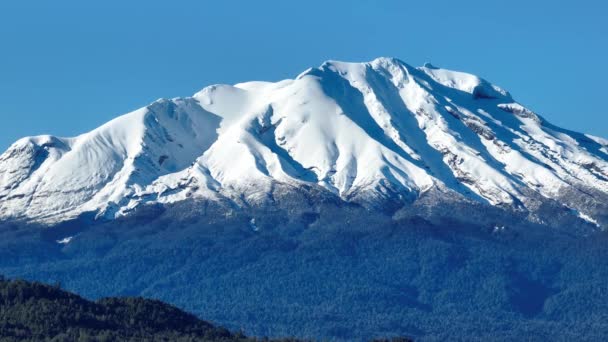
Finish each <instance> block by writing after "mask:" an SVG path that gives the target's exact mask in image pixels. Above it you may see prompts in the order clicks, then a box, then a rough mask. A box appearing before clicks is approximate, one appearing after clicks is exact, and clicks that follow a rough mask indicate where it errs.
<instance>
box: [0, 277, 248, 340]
mask: <svg viewBox="0 0 608 342" xmlns="http://www.w3.org/2000/svg"><path fill="white" fill-rule="evenodd" d="M0 337H1V339H2V341H45V340H49V341H117V340H121V341H142V340H147V341H253V340H251V339H248V338H246V337H245V336H244V335H242V334H233V333H231V332H229V331H228V330H226V329H223V328H219V327H215V326H213V325H211V324H210V323H207V322H205V321H202V320H200V319H198V318H197V317H196V316H194V315H192V314H188V313H185V312H183V311H181V310H179V309H177V308H175V307H173V306H171V305H168V304H165V303H163V302H160V301H156V300H148V299H143V298H104V299H100V300H98V301H96V302H92V301H88V300H86V299H83V298H82V297H79V296H77V295H75V294H72V293H69V292H66V291H63V290H61V288H60V286H59V285H58V284H56V285H53V286H51V285H45V284H42V283H37V282H26V281H23V280H6V279H4V278H3V277H0Z"/></svg>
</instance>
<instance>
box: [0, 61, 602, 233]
mask: <svg viewBox="0 0 608 342" xmlns="http://www.w3.org/2000/svg"><path fill="white" fill-rule="evenodd" d="M277 185H281V186H282V189H289V188H290V187H292V188H293V187H296V188H298V187H302V186H307V187H311V186H312V187H317V188H320V189H325V190H327V191H329V192H331V193H333V194H335V195H337V196H339V197H341V198H342V199H344V200H346V201H352V202H357V203H361V204H364V205H374V204H381V203H382V201H385V200H388V199H390V200H398V201H400V202H402V203H403V204H407V203H411V202H413V201H415V200H416V199H417V198H419V197H420V196H421V195H422V194H424V193H425V192H427V191H429V190H431V189H440V190H441V191H446V192H449V193H453V194H454V195H455V196H459V197H461V198H463V199H465V200H467V199H468V200H472V201H478V202H482V203H488V204H490V205H495V206H502V207H504V208H507V209H515V210H524V211H525V210H527V211H531V212H533V211H535V210H540V208H541V207H542V206H543V203H545V202H550V203H553V204H555V203H558V204H559V205H561V206H563V208H564V209H566V210H572V213H573V215H578V216H579V217H581V218H582V219H584V220H586V221H588V222H590V223H593V224H595V225H597V226H601V225H602V224H605V223H606V220H608V217H606V216H608V214H606V211H605V209H606V207H605V206H603V205H602V202H603V199H605V198H608V197H606V196H608V141H606V140H604V139H601V138H597V137H592V136H587V135H583V134H579V133H575V132H571V131H567V130H564V129H561V128H558V127H555V126H553V125H551V124H549V123H548V122H546V121H545V120H544V119H543V118H541V117H540V116H538V115H537V114H535V113H533V112H532V111H530V110H529V109H527V108H525V107H523V106H522V105H521V104H519V103H517V102H516V101H515V100H513V98H512V97H511V95H510V94H509V93H508V92H506V91H504V90H502V89H500V88H499V87H497V86H495V85H492V84H490V83H488V82H487V81H485V80H483V79H480V78H478V77H476V76H474V75H470V74H466V73H462V72H455V71H449V70H445V69H439V68H436V67H433V66H432V65H430V64H427V65H425V66H424V67H420V68H414V67H411V66H409V65H407V64H405V63H403V62H402V61H399V60H396V59H389V58H379V59H376V60H374V61H372V62H369V63H343V62H333V61H330V62H326V63H324V64H323V65H321V66H320V67H318V68H311V69H309V70H307V71H305V72H304V73H302V74H300V75H299V76H297V77H296V78H295V79H293V80H284V81H281V82H277V83H269V82H249V83H242V84H237V85H234V86H229V85H214V86H210V87H207V88H205V89H203V90H202V91H200V92H199V93H197V94H195V95H194V96H193V97H191V98H183V99H173V100H159V101H157V102H155V103H153V104H151V105H150V106H148V107H145V108H143V109H140V110H137V111H135V112H132V113H129V114H126V115H124V116H122V117H120V118H117V119H115V120H113V121H111V122H109V123H108V124H106V125H104V126H102V127H100V128H98V129H96V130H94V131H92V132H90V133H87V134H84V135H82V136H79V137H76V138H69V139H63V138H55V137H50V136H44V137H34V138H25V139H22V140H20V141H18V142H16V143H15V144H14V145H13V146H11V147H10V148H9V150H8V151H6V152H5V153H4V154H3V155H2V156H0V218H1V219H32V220H43V221H60V220H64V219H67V218H71V217H74V216H77V215H79V214H81V213H83V212H95V213H96V214H97V215H104V216H105V217H106V218H113V217H117V216H120V215H125V214H127V213H128V212H129V211H130V210H132V209H133V208H135V207H137V206H139V205H141V204H145V203H157V202H159V203H168V202H175V201H181V200H186V199H189V198H197V197H198V198H207V199H224V200H229V201H233V202H234V203H235V205H237V206H238V205H244V204H247V205H250V204H259V205H267V204H268V197H269V196H268V194H269V193H270V192H271V191H273V189H274V188H275V187H276V186H277ZM285 191H288V190H285Z"/></svg>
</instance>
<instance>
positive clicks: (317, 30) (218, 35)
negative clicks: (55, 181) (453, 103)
mask: <svg viewBox="0 0 608 342" xmlns="http://www.w3.org/2000/svg"><path fill="white" fill-rule="evenodd" d="M606 18H608V5H607V4H606V1H600V0H597V1H591V0H577V1H569V0H568V1H561V2H554V1H543V0H539V1H532V0H525V1H521V0H511V1H488V0H483V1H482V0H474V1H467V0H461V1H453V0H445V1H382V0H374V1H372V0H362V1H356V0H352V1H330V0H325V1H318V0H307V1H286V0H282V1H278V0H277V1H274V0H273V1H264V0H258V1H249V0H243V1H233V0H232V1H231V0H221V1H202V0H198V1H196V0H173V1H156V0H147V1H134V0H131V1H127V0H121V1H117V0H105V1H82V0H55V1H48V0H40V1H30V0H14V1H2V2H1V3H0V119H1V120H0V150H4V149H5V148H7V147H8V145H9V144H10V143H12V142H13V141H15V140H16V139H18V138H20V137H22V136H26V135H37V134H54V135H59V136H71V135H75V134H78V133H83V132H85V131H88V130H90V129H93V128H95V127H97V126H98V125H100V124H102V123H104V122H106V121H108V120H109V119H111V118H113V117H115V116H117V115H119V114H122V113H125V112H128V111H130V110H133V109H136V108H139V107H142V106H144V105H146V104H148V103H149V102H151V101H153V100H155V99H157V98H160V97H175V96H188V95H191V94H193V93H194V92H196V91H198V90H199V89H201V88H203V87H204V86H206V85H209V84H213V83H236V82H240V81H248V80H271V81H272V80H280V79H284V78H291V77H294V76H295V75H297V74H298V73H299V72H301V71H303V70H304V69H306V68H307V67H310V66H317V65H319V64H320V63H321V62H322V61H324V60H327V59H337V60H347V61H367V60H371V59H373V58H375V57H378V56H392V57H398V58H400V59H402V60H404V61H406V62H407V63H409V64H412V65H422V64H423V63H424V62H426V61H430V62H432V63H433V64H435V65H438V66H441V67H445V68H451V69H456V70H464V71H469V72H472V73H475V74H478V75H481V76H482V77H485V78H487V79H488V80H490V81H491V82H493V83H496V84H498V85H500V86H502V87H504V88H506V89H508V90H509V91H510V92H511V93H512V94H513V95H514V96H515V98H516V99H517V100H519V101H520V102H522V103H524V104H525V105H527V106H529V107H531V108H532V109H533V110H535V111H537V112H539V113H540V114H541V115H543V116H545V117H546V118H547V119H549V120H550V121H552V122H553V123H555V124H557V125H560V126H564V127H566V128H570V129H574V130H578V131H583V132H587V133H591V134H595V135H600V136H603V137H607V138H608V119H607V118H606V115H607V114H608V113H607V111H608V110H607V109H606V108H607V106H606V100H607V95H606V81H607V80H608V64H607V63H606V61H608V20H606Z"/></svg>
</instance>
